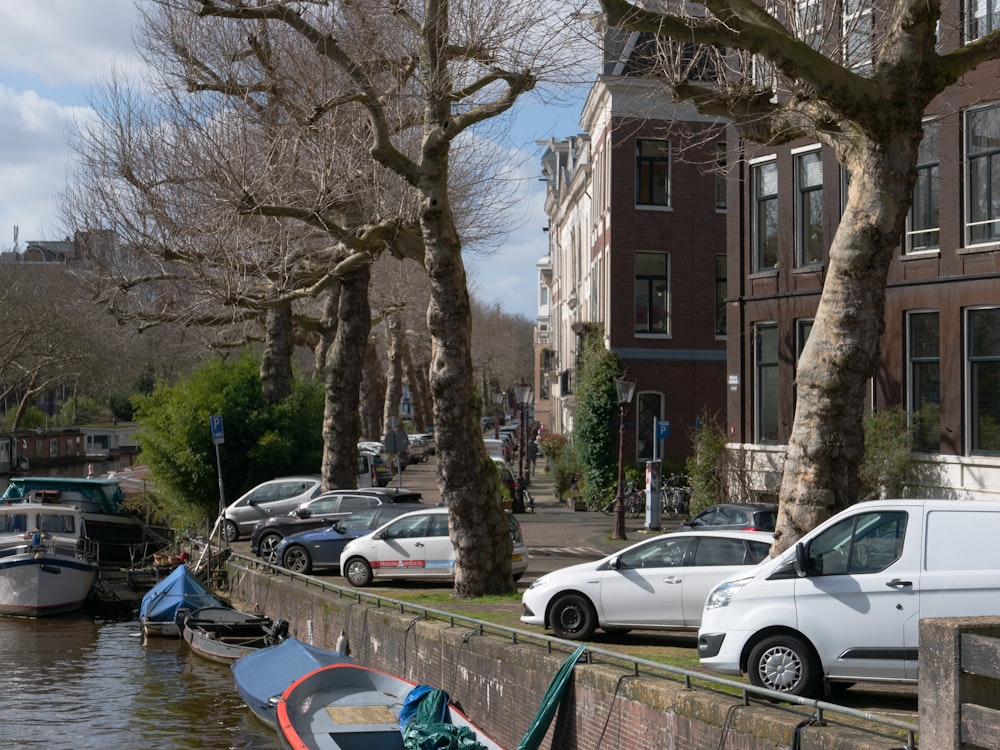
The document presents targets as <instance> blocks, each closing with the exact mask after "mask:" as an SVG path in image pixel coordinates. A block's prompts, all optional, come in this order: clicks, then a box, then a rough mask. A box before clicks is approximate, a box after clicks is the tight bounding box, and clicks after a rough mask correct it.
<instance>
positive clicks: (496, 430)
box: [493, 391, 503, 440]
mask: <svg viewBox="0 0 1000 750" xmlns="http://www.w3.org/2000/svg"><path fill="white" fill-rule="evenodd" d="M502 405H503V393H501V392H500V391H497V392H496V393H494V394H493V437H494V438H495V439H497V440H499V439H500V407H501V406H502Z"/></svg>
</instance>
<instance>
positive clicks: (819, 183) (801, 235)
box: [795, 150, 824, 266]
mask: <svg viewBox="0 0 1000 750" xmlns="http://www.w3.org/2000/svg"><path fill="white" fill-rule="evenodd" d="M795 180H796V189H797V191H798V192H797V193H796V205H795V253H796V258H795V265H796V266H813V265H817V264H819V263H822V262H823V246H824V243H823V155H822V153H821V152H820V151H819V150H816V151H809V152H807V153H804V154H798V155H797V156H796V157H795Z"/></svg>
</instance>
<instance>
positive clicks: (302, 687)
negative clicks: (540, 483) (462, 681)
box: [277, 664, 501, 750]
mask: <svg viewBox="0 0 1000 750" xmlns="http://www.w3.org/2000/svg"><path fill="white" fill-rule="evenodd" d="M417 691H421V693H423V692H427V693H428V695H430V696H432V697H436V698H437V699H439V700H440V699H441V698H442V697H443V701H441V708H442V711H443V713H444V716H443V717H442V718H444V719H445V721H443V722H435V723H434V724H433V725H429V724H426V723H424V722H420V721H419V719H417V718H409V719H408V718H407V717H406V716H404V717H403V718H402V719H401V714H403V713H404V706H406V705H408V704H407V699H408V697H410V696H411V692H413V693H416V692H417ZM418 713H419V710H418ZM277 714H278V736H279V737H280V738H281V742H282V745H283V746H284V747H286V748H290V749H291V750H355V749H356V748H364V749H365V750H403V748H404V747H405V745H404V742H403V732H407V733H421V732H428V733H431V734H435V733H440V734H442V735H449V734H459V735H464V736H465V737H467V738H468V740H466V742H467V744H463V745H461V746H462V747H469V748H474V747H476V745H475V744H473V743H475V742H478V743H479V746H480V747H482V748H484V750H501V749H500V745H498V744H497V743H496V742H494V741H493V740H492V739H490V738H489V737H487V736H486V734H485V733H484V732H483V731H482V730H481V729H479V728H478V727H476V726H475V725H474V724H472V722H471V721H469V719H468V718H466V716H465V715H464V714H462V713H461V712H460V711H459V710H458V709H457V708H455V707H454V706H452V705H451V704H450V703H448V702H447V696H446V695H445V694H444V693H443V691H435V690H433V689H432V688H428V687H427V686H419V687H418V686H417V685H415V684H414V683H412V682H410V681H409V680H404V679H402V678H400V677H395V676H393V675H390V674H386V673H385V672H380V671H378V670H376V669H369V668H368V667H362V666H360V665H357V664H331V665H330V666H327V667H320V668H319V669H317V670H315V671H313V672H310V673H309V674H306V675H304V676H303V677H300V678H299V679H298V680H296V681H295V682H293V683H292V684H291V685H290V686H289V687H288V689H287V690H285V692H284V693H282V694H281V699H280V700H279V701H278V706H277ZM414 722H417V723H418V724H419V726H417V725H415V724H414ZM428 746H430V747H445V746H448V745H447V744H431V745H428Z"/></svg>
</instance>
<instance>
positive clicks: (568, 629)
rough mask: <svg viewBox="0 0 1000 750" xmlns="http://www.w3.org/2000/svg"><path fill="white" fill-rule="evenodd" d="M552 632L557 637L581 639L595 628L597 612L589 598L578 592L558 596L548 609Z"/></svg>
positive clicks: (586, 637)
mask: <svg viewBox="0 0 1000 750" xmlns="http://www.w3.org/2000/svg"><path fill="white" fill-rule="evenodd" d="M549 622H550V623H551V625H552V632H553V633H555V634H556V636H558V637H559V638H565V639H567V640H570V641H583V640H586V639H588V638H590V636H592V635H593V634H594V630H595V629H596V628H597V613H596V612H595V611H594V605H593V604H591V603H590V600H589V599H587V597H585V596H581V595H580V594H566V595H565V596H560V597H559V598H558V599H556V601H555V602H554V603H553V604H552V609H551V610H549Z"/></svg>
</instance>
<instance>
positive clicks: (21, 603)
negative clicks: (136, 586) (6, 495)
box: [0, 503, 97, 617]
mask: <svg viewBox="0 0 1000 750" xmlns="http://www.w3.org/2000/svg"><path fill="white" fill-rule="evenodd" d="M96 576H97V545H96V544H95V543H94V542H93V540H91V539H89V538H88V537H87V535H86V527H85V524H84V520H83V514H82V512H81V511H80V510H79V509H78V508H74V507H72V506H69V505H59V504H50V503H44V504H42V503H19V504H17V505H0V614H4V615H16V616H21V617H41V616H45V615H55V614H62V613H64V612H73V611H74V610H77V609H81V608H82V607H83V606H84V604H86V602H87V597H88V596H89V595H90V591H91V588H92V587H93V585H94V579H95V578H96Z"/></svg>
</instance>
